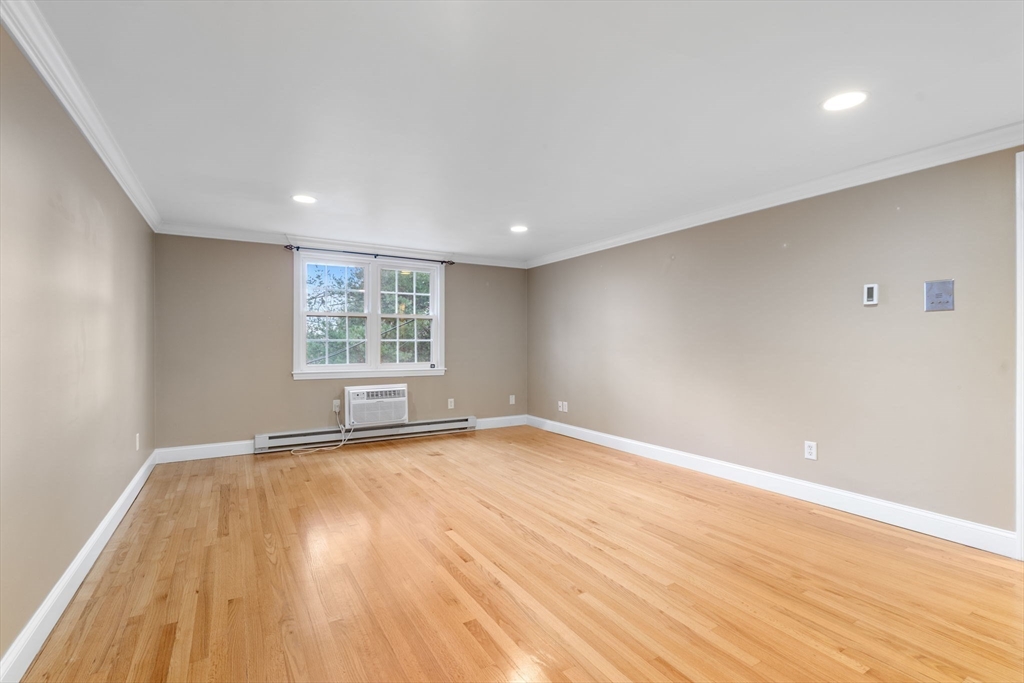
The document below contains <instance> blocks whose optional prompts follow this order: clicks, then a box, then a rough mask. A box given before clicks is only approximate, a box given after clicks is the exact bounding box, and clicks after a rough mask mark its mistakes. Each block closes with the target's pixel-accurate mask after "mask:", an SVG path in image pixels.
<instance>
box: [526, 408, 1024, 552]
mask: <svg viewBox="0 0 1024 683" xmlns="http://www.w3.org/2000/svg"><path fill="white" fill-rule="evenodd" d="M527 424H529V425H530V426H532V427H537V428H539V429H543V430H546V431H549V432H554V433H556V434H562V435H564V436H570V437H573V438H574V439H580V440H581V441H588V442H590V443H594V444H598V445H600V446H607V447H608V448H614V449H616V450H619V451H624V452H626V453H632V454H633V455H639V456H642V457H644V458H651V459H652V460H660V461H661V462H665V463H669V464H671V465H677V466H679V467H685V468H687V469H690V470H696V471H697V472H703V473H704V474H710V475H712V476H715V477H721V478H722V479H728V480H730V481H735V482H739V483H741V484H746V485H748V486H754V487H756V488H759V489H764V490H765V491H772V492H774V493H781V494H782V495H785V496H790V497H791V498H798V499H800V500H806V501H808V502H811V503H817V504H818V505H824V506H825V507H829V508H833V509H835V510H842V511H843V512H849V513H852V514H855V515H859V516H861V517H867V518H868V519H874V520H877V521H879V522H885V523H886V524H892V525H894V526H898V527H902V528H904V529H910V530H911V531H917V532H920V533H922V534H928V535H929V536H935V537H937V538H943V539H946V540H947V541H953V542H955V543H960V544H963V545H969V546H971V547H973V548H980V549H981V550H987V551H989V552H992V553H998V554H999V555H1005V556H1007V557H1012V558H1014V559H1018V560H1020V559H1024V558H1022V557H1021V556H1020V554H1021V550H1020V545H1019V543H1018V541H1017V534H1015V533H1014V532H1012V531H1007V530H1005V529H998V528H996V527H991V526H986V525H984V524H978V523H976V522H969V521H967V520H964V519H958V518H956V517H949V516H947V515H940V514H938V513H936V512H929V511H928V510H921V509H920V508H914V507H910V506H909V505H902V504H900V503H892V502H890V501H887V500H881V499H879V498H872V497H870V496H864V495H861V494H859V493H851V492H850V491H843V490H842V489H835V488H832V487H830V486H822V485H821V484H814V483H812V482H809V481H803V480H802V479H794V478H792V477H786V476H783V475H781V474H773V473H772V472H765V471H764V470H757V469H754V468H752V467H745V466H743V465H735V464H733V463H729V462H725V461H723V460H715V459H714V458H706V457H704V456H701V455H693V454H692V453H686V452H684V451H677V450H675V449H672V448H665V447H664V446H655V445H654V444H649V443H644V442H643V441H635V440H633V439H627V438H624V437H621V436H613V435H611V434H605V433H603V432H595V431H594V430H591V429H584V428H583V427H575V426H573V425H567V424H565V423H563V422H555V421H553V420H545V419H543V418H539V417H534V416H533V415H530V416H529V417H528V418H527Z"/></svg>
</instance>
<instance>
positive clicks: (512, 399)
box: [508, 394, 516, 406]
mask: <svg viewBox="0 0 1024 683" xmlns="http://www.w3.org/2000/svg"><path fill="white" fill-rule="evenodd" d="M508 404H509V405H510V406H514V405H515V404H516V395H515V394H509V395H508Z"/></svg>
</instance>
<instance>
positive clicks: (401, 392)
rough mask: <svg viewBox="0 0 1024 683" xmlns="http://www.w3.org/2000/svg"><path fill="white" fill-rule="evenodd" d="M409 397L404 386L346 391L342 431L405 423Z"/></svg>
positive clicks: (370, 387) (371, 387)
mask: <svg viewBox="0 0 1024 683" xmlns="http://www.w3.org/2000/svg"><path fill="white" fill-rule="evenodd" d="M408 393H409V392H408V389H407V387H406V385H405V384H381V385H378V386H368V387H345V428H346V429H352V428H353V427H365V426H367V425H390V424H404V423H406V422H408V421H409V396H408Z"/></svg>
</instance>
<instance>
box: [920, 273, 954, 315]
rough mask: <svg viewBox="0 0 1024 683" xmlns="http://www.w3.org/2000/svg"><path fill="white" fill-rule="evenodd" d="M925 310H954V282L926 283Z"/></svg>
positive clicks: (934, 281) (936, 281) (935, 281)
mask: <svg viewBox="0 0 1024 683" xmlns="http://www.w3.org/2000/svg"><path fill="white" fill-rule="evenodd" d="M924 310H926V311H952V310H953V280H931V281H929V282H926V283H924Z"/></svg>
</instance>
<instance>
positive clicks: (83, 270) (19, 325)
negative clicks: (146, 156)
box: [0, 30, 153, 652]
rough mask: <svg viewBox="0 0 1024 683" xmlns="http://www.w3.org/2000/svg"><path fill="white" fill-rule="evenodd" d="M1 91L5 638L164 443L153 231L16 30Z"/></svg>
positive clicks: (1, 53)
mask: <svg viewBox="0 0 1024 683" xmlns="http://www.w3.org/2000/svg"><path fill="white" fill-rule="evenodd" d="M0 92H2V96H0V187H3V192H2V193H0V652H3V651H6V650H7V648H8V646H9V645H10V644H11V641H12V640H13V639H14V638H15V636H16V635H17V634H18V633H19V632H20V631H21V629H22V627H24V625H25V624H26V622H27V621H28V620H29V618H30V617H31V616H32V614H33V612H35V610H36V609H37V608H38V607H39V605H40V604H41V603H42V601H43V599H44V598H45V597H46V595H47V593H49V591H50V589H51V588H53V586H54V584H55V583H56V582H57V580H58V579H59V578H60V576H61V574H63V573H64V571H65V570H66V569H67V567H68V565H69V564H70V563H71V560H72V559H74V557H75V555H76V554H77V553H78V551H79V550H81V548H82V546H83V545H84V544H85V542H86V540H87V539H88V538H89V536H90V535H91V534H92V532H93V531H95V529H96V527H97V526H98V525H99V523H100V520H102V519H103V517H104V515H106V514H107V512H108V511H109V510H110V508H111V506H113V504H114V502H115V501H116V500H117V498H118V496H120V495H121V493H122V492H123V491H124V489H125V487H126V486H127V485H128V482H130V481H131V479H132V477H133V476H135V474H136V472H138V470H139V468H140V467H141V466H142V463H143V462H144V461H145V459H146V457H147V456H149V454H150V452H151V451H152V448H153V446H152V444H153V440H152V439H153V426H152V422H153V381H152V375H153V356H152V349H153V233H152V231H151V230H150V229H149V226H148V225H146V223H145V221H143V219H142V217H141V216H140V215H139V213H138V212H137V211H136V210H135V207H134V206H133V205H132V203H131V202H130V201H129V200H128V198H127V197H126V196H125V194H124V192H123V191H122V190H121V188H120V186H119V185H118V184H117V182H116V181H115V180H114V178H113V177H112V176H111V175H110V173H109V172H108V171H107V168H106V166H104V164H103V162H102V161H101V160H100V158H99V157H98V156H97V154H96V152H95V151H93V148H92V147H91V146H90V145H89V143H88V142H87V141H86V139H85V137H84V136H83V135H82V133H81V132H80V131H79V129H78V127H77V126H76V125H75V123H74V122H73V121H72V120H71V118H70V117H69V116H68V114H67V112H65V110H64V108H63V107H62V106H61V104H60V103H59V102H58V101H57V99H56V98H55V97H54V96H53V94H52V93H51V92H50V91H49V89H48V88H47V87H46V85H45V84H44V83H43V81H42V80H41V79H40V78H39V76H38V75H37V74H36V72H35V71H34V70H33V69H32V67H31V66H30V65H29V63H28V62H27V61H26V59H25V58H24V56H23V55H22V54H21V52H20V51H19V50H18V47H17V46H16V45H15V44H14V42H13V40H12V39H11V38H10V36H8V35H7V33H6V32H5V31H3V30H0ZM136 433H139V434H141V442H142V443H141V448H140V450H139V451H138V452H136V450H135V434H136Z"/></svg>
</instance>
